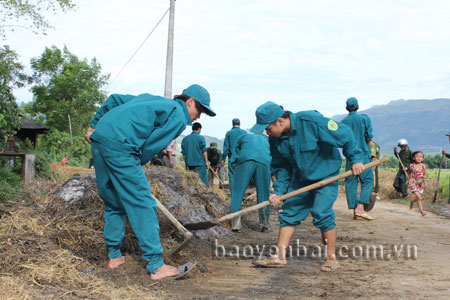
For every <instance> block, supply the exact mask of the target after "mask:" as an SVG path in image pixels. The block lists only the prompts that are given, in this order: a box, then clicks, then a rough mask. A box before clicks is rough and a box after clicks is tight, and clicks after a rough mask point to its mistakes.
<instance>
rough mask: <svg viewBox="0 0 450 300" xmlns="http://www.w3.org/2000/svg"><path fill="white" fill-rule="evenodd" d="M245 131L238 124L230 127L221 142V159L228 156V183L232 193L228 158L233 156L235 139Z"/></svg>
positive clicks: (231, 175) (232, 181)
mask: <svg viewBox="0 0 450 300" xmlns="http://www.w3.org/2000/svg"><path fill="white" fill-rule="evenodd" d="M243 134H247V132H246V131H245V130H243V129H241V128H240V127H239V126H235V127H233V128H231V129H230V130H229V131H228V132H227V133H226V134H225V140H224V142H223V154H222V160H223V161H225V160H226V159H227V157H228V182H229V185H230V192H231V193H233V183H234V171H235V170H234V168H233V167H232V166H231V163H230V160H231V159H232V157H233V151H234V148H235V145H236V141H237V139H238V138H239V137H240V136H241V135H243Z"/></svg>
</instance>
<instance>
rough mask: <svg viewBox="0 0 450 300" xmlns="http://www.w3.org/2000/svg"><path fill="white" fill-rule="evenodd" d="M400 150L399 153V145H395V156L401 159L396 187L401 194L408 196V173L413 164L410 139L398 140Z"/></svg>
mask: <svg viewBox="0 0 450 300" xmlns="http://www.w3.org/2000/svg"><path fill="white" fill-rule="evenodd" d="M397 145H398V146H399V147H400V152H399V153H397V147H394V156H395V157H396V158H398V159H399V162H398V171H397V175H395V179H394V188H395V189H396V191H397V192H399V193H400V194H401V196H402V197H403V198H406V197H408V185H407V182H408V175H407V173H408V172H409V166H411V164H412V161H413V160H412V152H411V150H409V147H408V141H407V140H405V139H400V140H399V141H398V142H397Z"/></svg>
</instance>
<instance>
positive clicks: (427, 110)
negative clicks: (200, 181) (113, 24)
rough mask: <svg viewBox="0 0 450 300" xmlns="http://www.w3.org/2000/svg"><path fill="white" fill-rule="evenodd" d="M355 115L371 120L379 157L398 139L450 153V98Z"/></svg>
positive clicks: (402, 103)
mask: <svg viewBox="0 0 450 300" xmlns="http://www.w3.org/2000/svg"><path fill="white" fill-rule="evenodd" d="M358 113H362V114H365V115H368V116H369V117H370V119H371V120H372V127H373V134H374V138H373V140H374V141H375V142H377V143H378V144H379V145H380V148H381V152H382V153H383V154H392V150H393V148H394V147H395V146H397V141H398V140H399V139H406V140H407V141H408V144H409V146H410V149H411V150H413V151H415V150H421V151H423V152H425V153H437V152H439V151H440V150H441V149H446V150H448V152H450V143H449V139H448V137H447V136H445V134H447V133H449V131H450V98H440V99H432V100H426V99H419V100H403V99H400V100H393V101H391V102H389V103H388V104H384V105H374V106H372V107H370V108H369V109H366V110H362V111H359V112H358ZM345 116H346V114H342V115H335V116H333V117H332V119H334V120H336V121H341V120H342V119H343V118H344V117H345ZM183 137H184V136H180V137H178V138H177V144H179V145H180V144H181V140H182V139H183ZM204 137H205V139H206V145H207V146H209V144H210V143H211V142H216V143H217V144H218V147H219V149H223V138H221V139H219V138H216V137H212V136H204ZM178 147H180V146H178ZM179 149H180V150H181V148H179Z"/></svg>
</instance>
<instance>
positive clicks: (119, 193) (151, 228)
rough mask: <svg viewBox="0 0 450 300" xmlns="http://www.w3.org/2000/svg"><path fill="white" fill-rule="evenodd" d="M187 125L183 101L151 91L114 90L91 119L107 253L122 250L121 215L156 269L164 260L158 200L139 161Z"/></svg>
mask: <svg viewBox="0 0 450 300" xmlns="http://www.w3.org/2000/svg"><path fill="white" fill-rule="evenodd" d="M187 124H189V125H191V124H192V123H191V120H190V117H189V112H188V110H187V107H186V104H185V103H184V102H183V101H181V100H171V99H166V98H163V97H159V96H153V95H150V94H142V95H139V96H131V95H118V94H114V95H111V96H110V97H108V99H107V100H106V101H105V102H104V103H103V105H102V106H101V107H100V108H99V110H98V111H97V113H96V115H95V117H94V118H93V120H92V121H91V124H90V125H91V127H93V128H95V131H94V132H93V133H92V135H91V137H90V138H91V140H92V144H91V150H92V158H93V162H94V167H95V173H96V178H97V188H98V192H99V195H100V197H101V198H102V199H103V201H104V203H105V228H104V237H105V242H106V247H107V249H108V257H109V258H116V257H119V256H121V255H122V253H121V251H120V247H121V245H122V238H123V236H124V232H125V218H126V217H128V220H129V222H130V224H131V227H132V229H133V231H134V233H135V234H136V237H137V239H138V243H139V246H140V248H141V249H142V251H143V252H144V253H143V254H142V257H143V258H144V259H145V260H146V261H147V262H148V264H147V267H146V269H147V271H148V272H149V273H153V274H154V273H156V270H157V269H158V268H159V267H161V266H162V265H163V264H164V261H163V259H162V253H163V249H162V247H161V242H160V240H159V223H158V219H157V215H156V213H157V208H156V201H155V199H154V198H153V196H152V195H151V193H150V186H149V184H148V181H147V178H146V176H145V174H144V171H143V169H142V167H141V165H143V164H145V163H147V162H148V161H150V160H151V159H152V158H153V157H154V155H155V154H157V153H159V152H160V151H162V150H163V149H165V148H166V147H167V146H168V145H169V144H170V142H171V141H172V140H173V139H175V138H176V137H177V136H179V135H180V134H181V133H182V132H183V130H184V129H185V128H186V125H187Z"/></svg>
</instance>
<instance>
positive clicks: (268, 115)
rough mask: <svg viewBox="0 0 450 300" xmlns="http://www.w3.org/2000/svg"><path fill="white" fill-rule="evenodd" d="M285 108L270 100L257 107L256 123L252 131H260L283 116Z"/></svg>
mask: <svg viewBox="0 0 450 300" xmlns="http://www.w3.org/2000/svg"><path fill="white" fill-rule="evenodd" d="M283 114H284V110H283V109H282V108H281V106H279V105H278V104H276V103H273V102H272V101H268V102H266V103H264V104H263V105H261V106H260V107H258V108H257V109H256V113H255V115H256V124H255V125H253V127H252V128H250V131H251V132H254V133H259V132H262V131H264V130H265V129H266V128H267V126H269V125H270V123H272V122H275V121H276V120H278V118H281V117H282V116H283Z"/></svg>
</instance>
